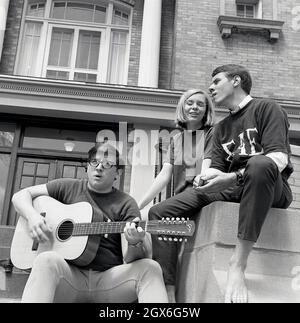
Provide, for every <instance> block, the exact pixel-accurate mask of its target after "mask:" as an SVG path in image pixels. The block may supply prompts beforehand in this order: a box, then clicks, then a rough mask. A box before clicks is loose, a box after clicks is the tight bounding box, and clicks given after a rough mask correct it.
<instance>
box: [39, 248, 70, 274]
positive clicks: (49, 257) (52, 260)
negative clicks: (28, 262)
mask: <svg viewBox="0 0 300 323" xmlns="http://www.w3.org/2000/svg"><path fill="white" fill-rule="evenodd" d="M63 261H64V259H63V258H62V257H61V256H60V255H59V254H58V253H56V252H54V251H45V252H42V253H40V254H39V255H38V256H37V257H36V258H35V260H34V263H33V267H34V268H44V269H47V270H48V271H51V272H54V271H55V270H57V269H58V267H59V265H60V264H61V263H62V262H63Z"/></svg>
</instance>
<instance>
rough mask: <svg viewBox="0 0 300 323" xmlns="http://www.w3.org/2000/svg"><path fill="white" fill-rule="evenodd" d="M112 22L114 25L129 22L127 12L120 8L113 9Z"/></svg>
mask: <svg viewBox="0 0 300 323" xmlns="http://www.w3.org/2000/svg"><path fill="white" fill-rule="evenodd" d="M112 23H113V24H115V25H125V26H127V25H128V24H129V14H128V13H126V12H123V11H121V10H118V9H115V10H114V13H113V19H112Z"/></svg>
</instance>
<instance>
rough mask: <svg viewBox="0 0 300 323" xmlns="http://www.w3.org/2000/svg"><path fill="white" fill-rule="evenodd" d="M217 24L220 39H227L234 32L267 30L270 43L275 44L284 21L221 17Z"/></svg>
mask: <svg viewBox="0 0 300 323" xmlns="http://www.w3.org/2000/svg"><path fill="white" fill-rule="evenodd" d="M217 24H218V27H219V30H220V33H221V35H222V38H229V37H230V36H231V34H232V32H233V31H235V30H237V31H238V30H246V31H255V32H256V31H264V30H267V31H268V32H269V40H270V42H275V41H277V40H278V39H279V36H280V33H281V31H282V26H283V24H284V21H279V20H266V19H255V18H243V17H236V16H222V15H221V16H219V18H218V22H217Z"/></svg>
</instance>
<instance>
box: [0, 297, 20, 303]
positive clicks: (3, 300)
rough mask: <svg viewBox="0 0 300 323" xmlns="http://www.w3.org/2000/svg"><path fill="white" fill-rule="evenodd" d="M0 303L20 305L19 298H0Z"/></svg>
mask: <svg viewBox="0 0 300 323" xmlns="http://www.w3.org/2000/svg"><path fill="white" fill-rule="evenodd" d="M1 303H21V298H0V304H1Z"/></svg>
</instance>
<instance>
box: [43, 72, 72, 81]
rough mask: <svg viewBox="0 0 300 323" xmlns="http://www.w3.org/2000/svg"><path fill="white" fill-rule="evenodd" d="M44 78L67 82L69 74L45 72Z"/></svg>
mask: <svg viewBox="0 0 300 323" xmlns="http://www.w3.org/2000/svg"><path fill="white" fill-rule="evenodd" d="M46 77H47V78H49V79H56V80H68V79H69V73H68V72H63V71H52V70H47V74H46Z"/></svg>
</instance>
